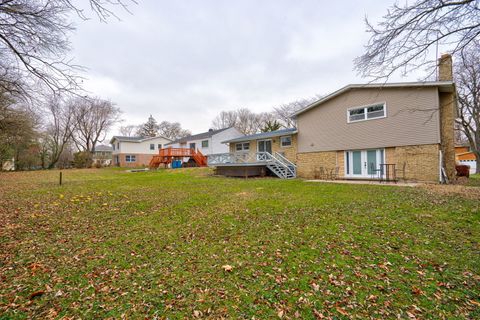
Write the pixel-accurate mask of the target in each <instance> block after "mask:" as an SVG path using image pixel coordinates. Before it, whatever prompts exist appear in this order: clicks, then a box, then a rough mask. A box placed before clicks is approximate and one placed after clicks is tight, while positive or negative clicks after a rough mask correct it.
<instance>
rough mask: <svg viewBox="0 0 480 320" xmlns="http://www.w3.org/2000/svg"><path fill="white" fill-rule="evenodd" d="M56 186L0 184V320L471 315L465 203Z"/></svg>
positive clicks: (267, 188)
mask: <svg viewBox="0 0 480 320" xmlns="http://www.w3.org/2000/svg"><path fill="white" fill-rule="evenodd" d="M63 174H64V183H63V185H62V186H59V185H58V171H42V172H25V173H3V174H0V221H1V225H0V277H1V278H0V319H10V318H12V319H22V318H42V319H46V318H62V317H63V316H66V317H72V318H87V319H88V318H96V319H98V318H108V317H111V318H121V317H124V318H128V319H136V318H139V319H145V318H151V319H152V318H157V319H163V318H168V319H183V318H215V319H218V318H222V317H223V318H248V319H252V318H255V319H270V318H284V319H294V318H301V319H323V318H327V319H328V318H332V319H348V318H367V317H371V318H379V319H380V318H381V319H385V318H398V317H399V318H403V319H415V318H418V319H425V318H427V319H428V318H430V319H440V318H458V319H463V318H471V319H473V318H480V212H479V208H480V200H479V198H478V197H477V196H476V195H475V193H473V194H472V193H471V192H462V191H460V192H458V190H459V189H455V192H449V191H448V189H447V191H445V189H442V190H443V191H442V192H437V190H436V188H430V187H415V188H413V187H394V186H373V185H345V184H326V183H309V182H305V181H302V180H280V179H274V178H265V179H248V180H245V179H231V178H221V177H213V176H211V175H210V171H208V170H205V169H195V168H193V169H179V170H160V171H157V172H142V173H127V172H125V171H123V170H119V169H101V170H100V169H97V170H94V169H92V170H67V171H64V172H63ZM465 188H468V187H465ZM470 188H474V187H470ZM452 190H453V189H452ZM472 190H473V189H472ZM476 190H479V189H478V188H477V189H476Z"/></svg>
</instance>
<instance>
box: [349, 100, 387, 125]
mask: <svg viewBox="0 0 480 320" xmlns="http://www.w3.org/2000/svg"><path fill="white" fill-rule="evenodd" d="M385 117H386V112H385V103H378V104H374V105H370V106H365V107H359V108H352V109H349V110H348V122H356V121H363V120H370V119H378V118H385Z"/></svg>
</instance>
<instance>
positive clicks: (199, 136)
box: [165, 127, 232, 145]
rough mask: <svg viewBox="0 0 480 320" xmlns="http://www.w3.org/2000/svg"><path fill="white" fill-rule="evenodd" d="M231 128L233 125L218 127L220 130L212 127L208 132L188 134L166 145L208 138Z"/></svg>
mask: <svg viewBox="0 0 480 320" xmlns="http://www.w3.org/2000/svg"><path fill="white" fill-rule="evenodd" d="M230 128H232V127H228V128H223V129H218V130H212V129H210V130H209V131H207V132H202V133H198V134H194V135H191V136H186V137H183V138H180V139H177V140H175V141H172V142H169V143H167V144H165V145H170V144H174V143H185V142H188V141H192V140H201V139H208V138H210V137H211V136H213V135H216V134H217V133H220V132H222V131H225V130H227V129H230Z"/></svg>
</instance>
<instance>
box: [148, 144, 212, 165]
mask: <svg viewBox="0 0 480 320" xmlns="http://www.w3.org/2000/svg"><path fill="white" fill-rule="evenodd" d="M178 158H180V159H181V158H192V159H193V160H194V161H195V163H196V164H197V165H198V166H199V167H206V166H207V157H206V156H204V155H203V154H202V153H201V152H200V150H195V149H190V148H164V149H160V150H158V155H155V156H153V158H152V160H150V164H149V167H150V169H156V168H158V167H159V166H160V165H161V164H163V165H164V166H165V167H166V166H168V165H169V164H170V163H172V161H173V160H174V159H178Z"/></svg>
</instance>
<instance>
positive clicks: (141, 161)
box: [112, 153, 154, 168]
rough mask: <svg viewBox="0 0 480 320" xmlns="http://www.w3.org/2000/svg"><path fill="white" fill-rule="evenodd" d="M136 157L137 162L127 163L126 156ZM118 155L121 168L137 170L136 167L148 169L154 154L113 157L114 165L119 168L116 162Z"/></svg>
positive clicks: (119, 154)
mask: <svg viewBox="0 0 480 320" xmlns="http://www.w3.org/2000/svg"><path fill="white" fill-rule="evenodd" d="M127 154H128V155H135V156H136V159H135V160H136V161H135V162H126V161H125V156H126V155H127ZM117 155H118V160H119V164H120V167H127V168H135V167H148V164H149V163H150V160H152V158H153V156H154V155H153V154H142V153H118V154H114V155H113V162H112V165H114V166H118V164H117V162H116V158H115V156H117Z"/></svg>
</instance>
